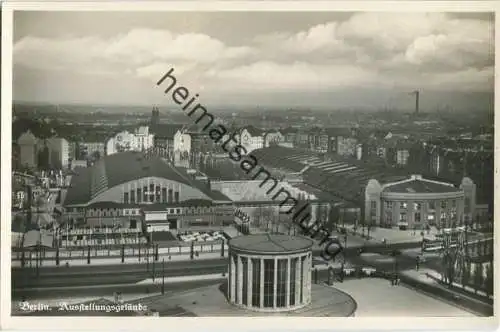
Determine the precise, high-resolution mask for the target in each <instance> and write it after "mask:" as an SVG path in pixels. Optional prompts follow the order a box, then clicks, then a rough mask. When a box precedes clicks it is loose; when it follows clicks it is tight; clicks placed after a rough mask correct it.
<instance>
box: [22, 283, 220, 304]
mask: <svg viewBox="0 0 500 332" xmlns="http://www.w3.org/2000/svg"><path fill="white" fill-rule="evenodd" d="M220 282H221V281H217V280H197V281H185V282H182V283H175V284H168V283H166V284H165V293H166V294H168V293H169V292H172V291H179V290H188V289H193V288H197V287H203V286H208V285H213V284H217V283H220ZM160 291H161V285H136V284H129V285H107V286H106V285H105V286H99V287H91V286H83V287H57V288H40V289H36V288H35V289H21V290H13V291H12V300H13V301H20V300H43V299H47V300H49V299H56V298H77V297H104V296H113V293H114V292H122V294H127V295H130V294H133V295H144V296H148V295H150V294H155V293H159V292H160Z"/></svg>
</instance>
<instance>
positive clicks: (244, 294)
mask: <svg viewBox="0 0 500 332" xmlns="http://www.w3.org/2000/svg"><path fill="white" fill-rule="evenodd" d="M312 245H313V241H312V240H310V239H308V238H305V237H299V236H296V237H293V236H289V235H277V234H256V235H248V236H240V237H236V238H233V239H231V240H230V241H229V257H230V259H229V266H228V271H229V280H228V299H229V302H230V303H232V304H233V305H236V306H238V307H242V308H246V309H250V310H254V311H268V312H280V311H291V310H296V309H299V308H302V307H305V306H307V305H309V304H310V303H311V265H312Z"/></svg>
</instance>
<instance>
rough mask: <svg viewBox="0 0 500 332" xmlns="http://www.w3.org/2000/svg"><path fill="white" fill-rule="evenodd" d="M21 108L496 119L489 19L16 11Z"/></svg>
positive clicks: (465, 16) (434, 15) (15, 92)
mask: <svg viewBox="0 0 500 332" xmlns="http://www.w3.org/2000/svg"><path fill="white" fill-rule="evenodd" d="M13 62H14V67H13V70H14V72H13V78H14V81H13V95H14V100H16V101H29V102H49V103H54V104H56V103H83V104H122V105H123V104H133V105H144V106H147V105H165V106H166V107H168V108H175V107H176V105H174V104H173V103H171V100H169V99H167V97H166V96H164V95H163V94H162V91H161V89H159V88H157V87H156V86H155V83H156V81H157V80H158V79H159V78H161V77H162V76H163V74H164V73H165V72H166V71H167V70H168V69H169V68H172V67H173V68H174V70H175V76H176V77H177V79H178V84H180V85H184V86H186V87H187V88H188V89H189V91H193V93H195V92H197V93H199V95H200V97H199V101H200V102H201V103H203V104H205V105H206V106H207V107H224V106H228V107H230V106H236V107H252V108H257V107H283V108H289V107H307V108H322V109H326V108H331V109H335V108H364V109H384V108H388V109H393V108H398V109H403V110H411V109H413V108H414V97H412V96H411V95H409V93H410V92H411V91H413V90H416V89H418V90H420V91H421V109H422V110H423V111H432V110H435V109H444V108H447V107H448V108H453V109H457V110H463V109H492V108H493V92H494V16H493V14H491V13H471V14H469V13H460V14H456V13H454V14H446V13H374V12H373V13H371V12H357V13H348V12H321V13H319V12H318V13H315V12H306V13H298V12H157V13H148V12H141V13H132V12H128V13H127V12H15V13H14V47H13Z"/></svg>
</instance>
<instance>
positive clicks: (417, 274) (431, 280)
mask: <svg viewBox="0 0 500 332" xmlns="http://www.w3.org/2000/svg"><path fill="white" fill-rule="evenodd" d="M401 274H402V275H404V276H407V277H410V278H412V279H415V280H418V281H420V282H424V283H426V284H429V285H440V286H442V287H445V286H444V285H441V284H439V283H438V282H437V280H436V279H438V280H439V279H441V274H440V273H439V272H437V271H435V270H432V269H428V268H423V269H419V270H418V271H416V270H406V271H402V272H401ZM453 286H455V287H456V288H460V289H463V290H464V291H466V293H470V294H471V295H472V296H474V294H477V295H480V296H484V297H486V296H487V295H486V293H485V292H483V291H477V293H475V292H474V289H473V288H471V287H469V286H465V287H463V286H462V285H461V284H458V283H456V282H453ZM450 291H451V292H453V289H450ZM488 297H489V298H490V299H493V296H492V295H490V296H488Z"/></svg>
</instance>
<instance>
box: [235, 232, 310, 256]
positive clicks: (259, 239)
mask: <svg viewBox="0 0 500 332" xmlns="http://www.w3.org/2000/svg"><path fill="white" fill-rule="evenodd" d="M229 246H230V247H231V248H234V249H240V250H244V251H250V252H254V253H263V254H286V253H293V252H296V251H305V250H310V249H311V248H312V246H313V241H312V240H311V239H308V238H306V237H302V236H290V235H282V234H252V235H245V236H238V237H235V238H232V239H231V240H229Z"/></svg>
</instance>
